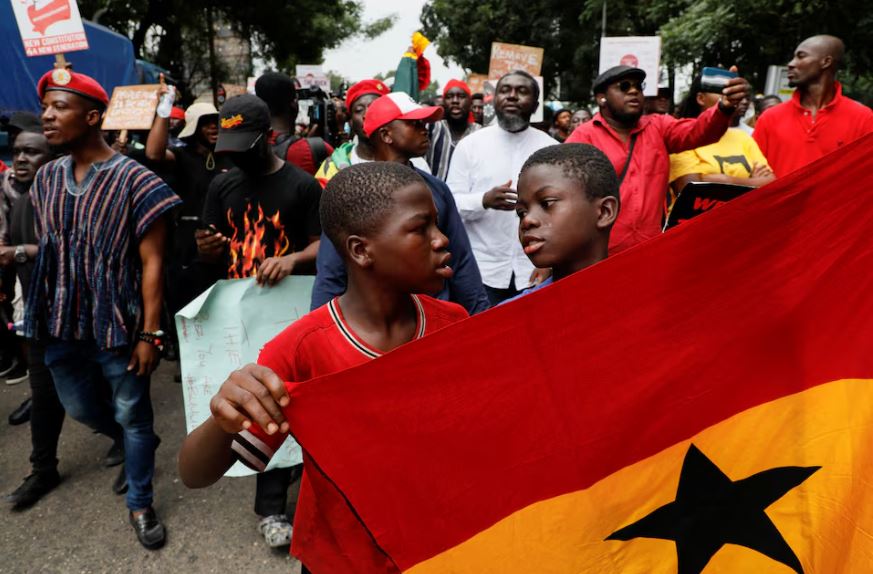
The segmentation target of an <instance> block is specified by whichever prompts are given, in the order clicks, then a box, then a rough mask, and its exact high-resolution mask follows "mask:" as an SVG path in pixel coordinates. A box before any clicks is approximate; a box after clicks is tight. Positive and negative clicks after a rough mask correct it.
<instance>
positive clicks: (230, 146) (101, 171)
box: [0, 36, 873, 563]
mask: <svg viewBox="0 0 873 574" xmlns="http://www.w3.org/2000/svg"><path fill="white" fill-rule="evenodd" d="M843 58H844V48H843V44H842V42H841V41H840V40H839V39H837V38H834V37H832V36H814V37H812V38H809V39H807V40H805V41H803V42H802V43H801V44H800V45H799V46H798V47H797V49H796V51H795V53H794V55H793V58H792V59H791V62H790V63H789V65H788V69H789V76H788V77H789V80H790V82H791V84H792V86H794V87H795V88H796V91H795V92H794V95H793V96H792V98H791V99H789V100H788V101H785V102H782V101H781V100H779V98H777V97H775V96H764V97H759V98H755V99H754V101H753V100H752V97H751V94H752V91H751V86H750V85H749V83H748V82H747V81H746V80H745V79H743V78H742V77H739V76H738V77H735V78H733V79H731V80H729V81H728V82H727V84H726V85H725V86H724V87H723V89H721V90H719V91H705V90H704V89H703V87H702V85H701V82H700V80H699V79H696V80H695V82H694V83H693V84H692V88H691V90H690V92H689V93H688V94H687V95H686V97H685V98H684V100H683V101H682V102H681V103H680V104H679V105H678V106H676V107H675V110H673V109H672V108H673V106H672V102H671V101H670V97H669V94H668V93H665V92H663V91H659V93H658V96H656V97H652V98H645V97H644V95H643V94H644V87H645V82H646V80H647V79H646V74H645V72H644V71H643V70H641V69H638V68H633V67H629V66H616V67H614V68H611V69H609V70H606V71H605V72H603V73H602V74H600V75H599V76H598V77H597V78H596V79H595V81H594V83H593V93H592V95H593V97H594V100H593V101H594V103H595V105H596V108H597V111H596V113H594V114H592V113H591V110H589V109H587V108H585V107H581V108H579V109H576V110H571V109H567V108H562V109H560V110H558V111H557V112H556V113H555V114H554V116H553V120H552V122H551V125H547V126H543V127H544V129H542V130H541V129H537V128H536V127H533V126H532V124H531V117H532V115H533V114H534V112H535V111H536V110H537V106H538V101H539V96H540V94H539V86H538V84H537V82H536V81H535V79H534V78H533V77H531V76H530V75H529V74H527V73H525V72H522V71H514V72H510V73H508V74H506V75H504V76H503V77H502V78H500V80H499V81H498V83H497V87H496V92H495V94H494V99H493V108H494V112H495V120H494V121H493V122H492V123H491V124H489V125H487V126H483V125H482V123H483V108H484V103H483V101H484V99H483V97H482V95H481V94H475V93H472V92H471V90H470V88H469V87H468V86H467V84H465V83H464V82H463V81H461V80H452V81H451V82H449V83H448V84H447V85H446V86H445V89H444V91H443V93H442V94H441V96H440V97H441V100H442V101H441V103H439V104H437V105H420V104H418V103H417V102H415V101H413V100H412V99H411V98H410V97H409V96H408V95H406V94H405V93H402V92H392V91H391V89H390V88H389V87H388V86H387V85H385V84H384V83H383V82H382V81H380V80H376V79H367V80H363V81H360V82H358V83H356V84H354V85H352V86H351V87H349V88H348V90H347V91H346V93H345V94H344V98H339V97H338V98H336V99H335V100H334V102H333V103H334V106H335V108H336V110H337V112H336V118H337V121H339V122H341V124H342V126H341V127H340V128H339V129H336V130H335V134H346V135H344V136H339V135H336V136H335V137H334V138H333V140H332V141H330V142H329V141H325V140H324V139H322V138H321V137H319V135H316V134H312V133H309V132H307V133H305V134H303V135H300V134H298V133H297V129H296V118H297V116H298V100H297V90H296V87H295V85H294V82H293V80H291V79H290V78H289V77H287V76H285V75H283V74H279V73H274V72H268V73H265V74H263V75H262V76H261V77H259V78H258V79H257V82H256V83H255V94H246V95H241V96H237V97H234V98H230V99H229V100H228V101H227V102H225V103H224V105H223V106H222V107H221V108H220V109H217V108H216V107H214V106H213V105H211V104H208V103H195V104H192V105H191V106H189V107H188V108H187V109H184V110H183V109H181V108H175V109H174V110H173V112H172V113H171V114H170V116H168V117H160V116H158V117H155V120H154V124H153V126H152V129H151V130H150V131H149V132H148V133H147V134H145V138H144V140H143V142H142V143H143V145H142V146H140V148H136V147H135V146H134V147H131V146H130V145H129V144H126V143H125V142H121V143H120V144H119V145H115V146H111V145H110V139H111V138H107V137H105V134H103V133H102V132H101V130H100V124H101V117H102V114H103V112H104V111H105V109H106V106H107V104H108V101H109V99H108V97H107V95H106V92H105V91H104V90H103V88H102V87H101V86H100V85H99V84H98V83H97V82H95V81H94V80H93V79H91V78H89V77H88V76H85V75H83V74H79V73H77V72H75V71H73V70H68V69H65V68H58V69H55V70H52V71H49V72H47V73H46V74H45V76H44V77H43V78H42V79H41V80H40V82H39V85H38V94H37V95H38V97H39V99H40V101H41V103H42V108H43V112H42V114H41V116H36V115H27V114H17V115H16V116H15V117H13V118H12V119H11V120H10V122H9V123H8V126H7V131H8V132H9V135H10V138H11V141H12V142H13V145H12V149H13V162H12V166H11V167H10V168H8V169H7V170H6V171H5V173H0V184H2V187H3V189H2V192H3V193H2V198H0V199H2V201H0V266H2V276H0V279H2V288H3V291H2V297H3V301H2V311H3V313H4V314H5V317H4V318H3V321H0V331H2V332H0V337H2V338H3V347H2V358H0V361H2V364H0V376H2V377H5V378H6V383H7V384H16V383H19V382H23V381H24V380H28V379H29V382H30V387H31V398H30V399H28V401H27V402H26V403H25V404H23V405H22V406H21V407H19V408H18V409H16V411H15V412H14V413H12V415H10V423H12V424H20V423H23V422H26V421H27V420H30V427H31V436H32V445H33V448H32V453H31V456H30V463H31V472H30V474H29V475H28V476H27V477H26V478H25V480H24V482H23V483H22V484H21V486H20V487H19V488H18V489H16V490H15V491H14V492H12V493H10V494H9V495H7V496H6V500H7V501H8V502H9V503H11V504H12V505H14V506H15V507H16V508H18V509H25V508H27V507H29V506H32V505H33V504H35V503H36V502H37V501H38V500H39V499H40V498H41V497H43V496H45V495H46V494H48V493H49V492H50V491H51V490H53V489H54V488H56V487H57V486H58V484H59V481H60V476H59V474H58V470H57V468H58V460H57V446H58V437H59V435H60V433H61V428H62V425H63V421H64V418H65V414H69V415H70V417H71V418H73V419H75V420H77V421H79V422H81V423H83V424H85V425H87V426H88V427H90V428H91V429H93V430H94V431H95V432H99V433H102V434H104V435H106V436H107V437H109V438H111V439H112V441H113V446H112V448H111V449H110V451H109V452H108V453H107V454H106V457H105V461H104V462H105V464H106V465H107V466H109V465H122V467H121V471H120V474H119V476H118V478H117V479H116V480H115V482H114V483H113V485H112V488H113V490H114V491H115V492H117V493H118V494H124V493H126V506H127V508H128V510H129V519H130V522H131V524H132V527H133V530H134V531H135V534H136V537H137V539H138V540H139V541H140V542H141V543H142V544H143V546H145V547H146V548H150V549H153V548H158V547H160V546H162V545H163V543H164V541H165V537H166V532H165V527H164V525H163V523H162V522H161V521H160V519H159V518H158V516H157V514H156V513H155V510H154V507H153V505H152V502H153V500H152V498H153V495H152V477H153V474H154V465H155V462H154V461H155V456H154V455H155V450H156V449H157V448H158V446H159V444H160V439H159V438H158V437H157V436H156V435H155V433H154V428H153V420H154V413H153V411H152V405H151V400H150V397H149V381H150V375H151V374H152V373H153V371H154V369H155V367H156V366H157V364H158V361H159V360H160V358H161V354H162V352H165V351H167V350H170V349H171V348H172V347H173V334H172V321H170V320H168V318H169V317H172V316H173V314H175V312H177V311H178V310H180V309H181V308H182V307H183V306H184V305H186V304H187V303H188V302H189V301H191V300H192V299H193V298H194V297H196V296H197V295H198V294H199V293H200V292H202V291H203V290H205V289H206V288H208V287H209V286H210V285H211V284H213V283H214V282H215V281H216V280H218V279H239V278H248V277H254V278H256V280H257V282H258V283H260V284H261V285H263V286H264V288H270V286H272V285H275V284H276V283H277V282H279V281H281V280H282V279H283V278H285V277H286V276H288V275H292V274H308V275H313V274H314V275H315V284H314V288H313V295H312V313H310V314H309V315H307V316H306V317H304V318H302V319H300V320H299V321H297V322H296V323H294V324H293V325H292V326H291V327H289V328H288V329H287V330H286V331H284V332H283V333H281V334H279V335H278V336H277V337H276V339H275V340H273V341H272V342H270V343H269V344H268V345H267V346H266V347H265V348H264V349H263V351H262V353H261V358H260V359H259V361H258V364H257V365H248V366H246V367H244V368H243V369H241V370H240V371H237V372H235V373H232V374H229V377H228V380H227V381H226V382H225V383H224V385H223V386H222V387H221V390H220V391H219V392H218V394H217V395H216V397H215V398H214V399H213V400H212V403H211V405H210V406H211V410H212V417H211V418H209V419H208V420H207V422H206V423H204V424H203V425H202V426H201V427H199V428H198V429H196V430H195V431H194V432H193V433H192V434H191V435H190V436H189V437H188V438H187V439H186V441H185V444H184V446H183V449H182V452H181V454H180V459H179V472H180V475H181V477H182V479H183V481H184V482H185V483H186V484H188V485H189V486H192V487H202V486H206V485H208V484H212V483H214V482H215V481H216V480H218V479H219V478H220V477H221V476H222V474H223V473H224V472H225V471H226V470H227V468H228V467H229V466H230V465H231V464H232V463H233V462H234V461H235V460H240V461H242V462H243V463H245V464H247V465H248V466H251V467H253V468H255V469H256V470H259V471H263V470H264V467H265V466H266V461H268V460H269V458H270V457H271V456H272V454H273V453H274V452H275V450H276V449H277V448H278V447H279V445H281V443H282V441H283V440H284V438H285V437H286V436H287V435H288V431H289V429H288V424H287V422H286V421H285V419H284V417H283V415H282V407H284V406H285V405H286V404H287V401H288V397H287V395H286V393H285V390H284V389H285V387H284V385H283V381H284V380H291V381H305V380H307V379H310V378H314V377H317V376H321V375H325V374H329V373H332V372H336V371H338V370H340V369H344V368H347V367H350V366H354V365H357V364H360V363H362V362H364V361H366V360H369V359H373V358H376V357H378V356H380V355H381V354H383V353H385V352H388V351H390V350H391V349H394V348H396V347H398V346H400V345H402V344H404V343H406V342H408V341H410V340H412V339H415V338H419V337H422V336H425V335H427V333H429V332H432V331H433V330H436V329H439V328H440V327H441V326H444V325H447V324H449V323H452V322H455V321H458V320H461V319H463V318H464V317H466V316H468V315H473V314H476V313H480V312H483V311H486V310H487V309H489V308H490V307H492V306H494V305H500V304H505V303H507V302H508V301H510V300H512V299H514V298H516V297H520V296H524V295H525V294H526V293H529V292H530V291H531V290H538V289H542V288H544V287H547V286H548V285H549V284H551V283H553V282H554V281H559V280H561V279H563V278H565V277H567V276H568V275H570V274H572V273H575V272H576V271H579V270H581V269H584V268H585V267H588V266H590V265H593V264H595V263H597V262H598V261H601V260H603V259H605V258H606V257H607V255H608V254H614V253H617V252H620V251H622V250H625V249H629V248H632V247H633V246H635V245H637V244H639V243H641V242H643V241H646V240H649V239H651V238H654V237H656V236H658V235H660V234H661V233H662V226H663V221H664V218H665V211H666V209H668V208H669V204H670V201H671V199H672V198H674V197H675V196H676V195H677V194H679V193H681V192H682V191H683V189H684V188H685V186H687V185H689V184H690V183H692V182H715V183H725V184H734V185H743V186H748V187H759V186H763V185H766V184H767V183H769V182H771V181H774V180H775V179H776V178H781V177H784V176H786V175H788V174H789V173H791V172H793V171H795V170H797V169H799V168H801V167H803V166H804V165H807V164H809V163H811V162H812V161H815V160H816V159H818V158H820V157H822V156H824V155H826V154H828V153H830V152H832V151H834V150H837V149H839V148H840V147H841V146H843V145H846V144H848V143H850V142H852V141H854V140H856V139H858V138H860V137H862V136H863V135H865V134H867V133H870V132H873V111H871V110H870V109H869V108H867V107H865V106H863V105H861V104H859V103H857V102H855V101H853V100H851V99H849V98H848V97H846V96H843V95H842V89H841V86H840V83H839V82H838V81H837V79H836V75H837V72H838V70H839V68H840V65H841V63H842V61H843ZM166 90H167V88H166V86H165V85H164V83H163V82H162V83H161V87H160V89H159V95H163V94H164V93H165V92H166ZM750 105H753V106H754V108H753V109H754V114H753V115H752V117H751V118H749V119H748V121H746V120H745V119H744V116H745V115H746V111H747V109H748V108H749V106H750ZM671 112H672V113H671ZM750 134H751V135H750ZM119 150H120V151H122V152H123V153H119ZM4 167H5V166H4ZM256 228H257V233H256V232H255V229H256ZM16 285H17V286H18V289H16ZM16 293H17V294H18V295H16ZM16 307H18V311H17V313H18V314H19V315H21V313H22V312H23V317H22V320H21V321H20V322H19V324H18V326H17V327H10V326H7V323H8V324H9V325H12V324H13V323H15V320H14V317H15V316H16ZM15 330H17V331H18V332H19V333H20V334H22V335H23V337H18V336H17V335H16V334H15V333H14V331H15ZM165 330H166V331H165ZM24 338H26V340H27V342H28V344H27V345H22V344H21V341H22V340H23V339H24ZM301 477H302V479H301ZM295 480H302V485H301V488H300V496H299V499H298V501H297V504H296V505H294V506H295V507H296V516H291V515H289V512H288V504H287V496H288V489H289V485H290V484H291V483H292V482H294V481H295ZM313 497H314V494H313V492H312V489H311V487H310V486H309V485H308V483H307V479H306V473H305V470H304V469H303V468H301V467H294V468H287V469H276V470H272V471H269V472H264V473H261V474H259V475H258V479H257V489H256V497H255V512H256V514H257V516H258V519H257V525H258V528H259V529H260V531H261V533H262V534H263V535H264V538H265V540H266V542H267V544H268V545H270V546H283V545H288V544H289V543H291V544H292V551H293V552H294V553H295V554H296V555H298V556H301V557H302V558H303V560H304V563H305V561H306V552H307V550H306V548H305V542H300V540H304V541H305V540H311V539H312V537H320V539H321V540H324V541H326V542H324V543H325V544H330V540H331V537H330V529H331V525H330V524H323V523H322V521H320V519H319V512H318V509H319V507H320V505H324V504H337V503H339V504H341V503H342V501H339V502H337V501H323V500H322V501H316V500H314V499H313ZM321 507H323V506H321ZM292 523H293V524H294V527H293V528H292ZM292 533H293V534H294V535H293V536H292ZM336 551H337V552H340V551H341V549H336Z"/></svg>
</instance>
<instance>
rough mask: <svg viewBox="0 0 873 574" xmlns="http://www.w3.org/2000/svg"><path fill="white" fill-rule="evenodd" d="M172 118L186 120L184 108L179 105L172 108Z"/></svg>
mask: <svg viewBox="0 0 873 574" xmlns="http://www.w3.org/2000/svg"><path fill="white" fill-rule="evenodd" d="M170 119H171V120H184V119H185V110H183V109H182V108H180V107H179V106H173V109H171V110H170Z"/></svg>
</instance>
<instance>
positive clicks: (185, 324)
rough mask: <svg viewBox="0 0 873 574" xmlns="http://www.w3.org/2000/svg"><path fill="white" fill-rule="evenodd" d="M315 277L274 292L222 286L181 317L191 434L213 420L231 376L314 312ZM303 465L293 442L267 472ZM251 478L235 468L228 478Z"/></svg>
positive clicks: (251, 283) (245, 282) (251, 285)
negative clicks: (212, 404) (212, 407)
mask: <svg viewBox="0 0 873 574" xmlns="http://www.w3.org/2000/svg"><path fill="white" fill-rule="evenodd" d="M313 282H314V278H313V277H307V276H302V275H300V276H296V275H292V276H290V277H286V278H285V279H283V280H282V281H281V282H279V284H278V285H275V286H274V287H260V286H259V285H257V284H256V283H255V280H254V279H237V280H233V281H219V282H218V283H216V284H215V285H213V286H212V287H211V288H210V289H209V290H208V291H206V292H205V293H203V294H201V295H200V296H199V297H197V298H196V299H194V300H193V301H191V303H189V304H188V305H186V306H185V308H184V309H182V310H181V311H179V313H178V314H177V315H176V329H177V331H178V334H179V357H180V360H181V362H182V395H183V397H184V402H185V423H186V425H187V428H188V432H191V431H192V430H194V429H195V428H197V427H198V426H200V424H201V423H202V422H203V421H205V420H206V419H207V418H209V415H210V411H209V401H210V400H212V397H213V396H215V393H217V392H218V389H219V387H221V384H222V383H224V381H225V379H227V376H228V375H229V374H230V373H231V372H233V371H235V370H236V369H239V368H240V367H241V366H243V365H245V364H247V363H254V362H255V361H257V359H258V354H259V353H260V351H261V348H262V347H263V346H264V344H265V343H267V341H269V340H270V339H272V338H273V337H275V336H276V335H278V334H279V333H280V332H281V331H282V330H283V329H284V328H285V327H287V326H288V325H290V324H291V323H293V322H294V321H296V320H297V319H298V318H300V317H302V316H303V315H304V314H306V313H307V312H308V311H309V300H310V297H311V295H312V285H313ZM300 462H302V454H301V451H300V447H299V446H298V445H297V443H296V442H294V440H293V439H288V440H287V441H285V444H284V445H282V448H280V449H279V450H278V451H277V452H276V454H275V455H274V456H273V459H272V460H271V461H270V465H269V466H268V467H267V468H268V469H270V468H276V467H288V466H291V465H294V464H299V463H300ZM246 474H252V471H250V470H248V469H247V468H246V467H245V466H243V465H242V464H239V463H237V464H235V465H234V466H233V467H232V468H231V469H230V470H229V471H228V473H227V475H228V476H244V475H246Z"/></svg>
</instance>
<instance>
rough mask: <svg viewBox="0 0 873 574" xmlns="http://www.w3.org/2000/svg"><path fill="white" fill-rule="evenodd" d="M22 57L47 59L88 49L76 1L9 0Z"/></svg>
mask: <svg viewBox="0 0 873 574" xmlns="http://www.w3.org/2000/svg"><path fill="white" fill-rule="evenodd" d="M11 2H12V11H13V12H14V13H15V21H16V23H17V24H18V31H19V32H20V33H21V40H22V42H24V53H25V54H27V55H28V56H48V55H51V54H61V53H63V52H75V51H78V50H87V49H88V38H86V37H85V26H84V25H83V24H82V17H81V16H80V15H79V6H78V4H76V0H11Z"/></svg>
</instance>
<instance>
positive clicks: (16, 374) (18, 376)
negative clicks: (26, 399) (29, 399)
mask: <svg viewBox="0 0 873 574" xmlns="http://www.w3.org/2000/svg"><path fill="white" fill-rule="evenodd" d="M29 378H30V371H29V370H28V369H24V372H23V373H22V372H21V371H19V370H15V371H12V372H11V373H9V374H8V375H6V384H7V385H17V384H18V383H23V382H24V381H26V380H28V379H29Z"/></svg>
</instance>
